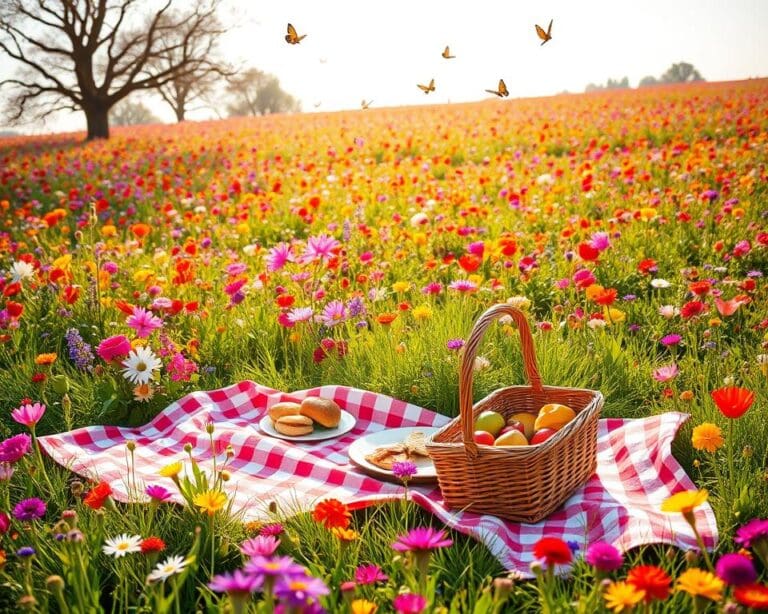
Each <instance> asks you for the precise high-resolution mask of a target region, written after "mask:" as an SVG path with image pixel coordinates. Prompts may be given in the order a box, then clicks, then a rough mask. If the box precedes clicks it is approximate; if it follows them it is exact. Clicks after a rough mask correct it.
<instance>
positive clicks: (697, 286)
mask: <svg viewBox="0 0 768 614" xmlns="http://www.w3.org/2000/svg"><path fill="white" fill-rule="evenodd" d="M688 289H689V290H690V291H691V292H693V293H694V294H695V295H696V296H704V295H706V294H709V291H710V290H711V289H712V284H711V283H709V282H708V281H706V280H704V281H694V282H692V283H690V284H688Z"/></svg>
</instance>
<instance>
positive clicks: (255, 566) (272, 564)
mask: <svg viewBox="0 0 768 614" xmlns="http://www.w3.org/2000/svg"><path fill="white" fill-rule="evenodd" d="M243 569H244V570H245V571H246V572H247V573H249V574H251V575H252V576H257V577H259V578H264V577H266V576H272V577H278V576H296V575H302V574H305V573H306V571H305V569H304V568H303V567H302V566H301V565H299V564H298V563H297V562H296V561H294V560H293V559H292V558H291V557H289V556H276V557H272V558H267V557H264V556H255V557H253V558H252V559H251V560H250V561H248V563H246V565H245V567H244V568H243Z"/></svg>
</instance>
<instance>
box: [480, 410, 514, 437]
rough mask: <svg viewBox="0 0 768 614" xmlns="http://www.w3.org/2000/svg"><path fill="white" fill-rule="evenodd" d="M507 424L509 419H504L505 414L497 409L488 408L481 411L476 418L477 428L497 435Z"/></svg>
mask: <svg viewBox="0 0 768 614" xmlns="http://www.w3.org/2000/svg"><path fill="white" fill-rule="evenodd" d="M506 424H507V421H506V420H504V416H502V415H501V414H499V413H497V412H495V411H491V410H486V411H483V412H480V415H479V416H478V417H477V419H476V420H475V430H476V431H486V432H488V433H490V434H491V435H493V436H494V437H496V435H498V434H499V433H500V432H501V429H503V428H504V427H505V426H506Z"/></svg>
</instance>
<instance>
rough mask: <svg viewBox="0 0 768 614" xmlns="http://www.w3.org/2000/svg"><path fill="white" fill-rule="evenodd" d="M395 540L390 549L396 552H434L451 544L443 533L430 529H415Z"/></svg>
mask: <svg viewBox="0 0 768 614" xmlns="http://www.w3.org/2000/svg"><path fill="white" fill-rule="evenodd" d="M397 539H398V541H396V542H395V543H394V544H392V548H393V549H394V550H397V551H398V552H409V551H424V550H434V549H436V548H445V547H447V546H450V545H451V544H453V540H451V539H448V538H447V537H446V536H445V531H442V530H440V531H435V530H434V529H433V528H432V527H416V528H415V529H411V530H410V531H409V532H408V534H407V535H401V536H400V537H398V538H397Z"/></svg>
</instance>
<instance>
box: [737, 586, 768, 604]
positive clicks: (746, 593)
mask: <svg viewBox="0 0 768 614" xmlns="http://www.w3.org/2000/svg"><path fill="white" fill-rule="evenodd" d="M733 598H734V599H735V600H736V601H738V602H739V603H740V604H741V605H743V606H744V607H747V608H753V609H755V610H765V609H768V586H765V585H763V584H757V583H755V584H744V585H742V586H737V587H735V588H734V589H733Z"/></svg>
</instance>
